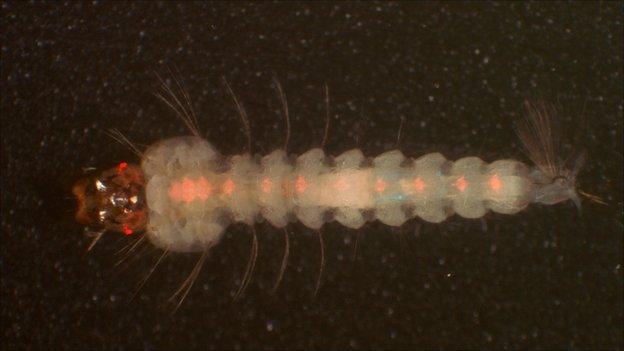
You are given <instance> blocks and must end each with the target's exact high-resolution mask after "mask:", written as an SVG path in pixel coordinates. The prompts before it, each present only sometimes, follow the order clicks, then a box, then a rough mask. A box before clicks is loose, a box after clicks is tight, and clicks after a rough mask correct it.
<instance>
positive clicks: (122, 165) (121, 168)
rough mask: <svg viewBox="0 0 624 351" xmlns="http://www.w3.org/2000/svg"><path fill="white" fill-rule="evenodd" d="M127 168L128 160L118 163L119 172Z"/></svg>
mask: <svg viewBox="0 0 624 351" xmlns="http://www.w3.org/2000/svg"><path fill="white" fill-rule="evenodd" d="M126 168H128V163H127V162H121V163H119V164H118V165H117V174H121V173H122V172H123V171H125V170H126Z"/></svg>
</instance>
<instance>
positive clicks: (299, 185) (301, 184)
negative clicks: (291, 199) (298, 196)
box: [295, 175, 308, 193]
mask: <svg viewBox="0 0 624 351" xmlns="http://www.w3.org/2000/svg"><path fill="white" fill-rule="evenodd" d="M307 187H308V183H307V182H306V180H305V178H304V177H303V176H301V175H300V176H298V177H297V180H295V191H296V192H298V193H302V192H304V191H305V190H306V188H307Z"/></svg>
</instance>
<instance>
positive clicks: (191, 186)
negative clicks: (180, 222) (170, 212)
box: [182, 177, 195, 203]
mask: <svg viewBox="0 0 624 351" xmlns="http://www.w3.org/2000/svg"><path fill="white" fill-rule="evenodd" d="M193 200H195V183H193V181H192V180H190V179H188V178H186V177H185V178H184V179H182V201H184V202H186V203H189V202H192V201H193Z"/></svg>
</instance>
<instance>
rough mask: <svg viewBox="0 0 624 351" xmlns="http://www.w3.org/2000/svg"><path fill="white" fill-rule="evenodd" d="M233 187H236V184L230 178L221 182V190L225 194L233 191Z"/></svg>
mask: <svg viewBox="0 0 624 351" xmlns="http://www.w3.org/2000/svg"><path fill="white" fill-rule="evenodd" d="M234 189H236V184H234V181H233V180H232V179H228V180H226V181H225V183H223V192H224V193H225V194H227V195H231V194H232V193H233V192H234Z"/></svg>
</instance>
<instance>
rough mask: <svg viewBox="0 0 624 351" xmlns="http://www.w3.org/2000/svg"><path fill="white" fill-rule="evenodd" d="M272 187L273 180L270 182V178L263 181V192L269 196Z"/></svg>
mask: <svg viewBox="0 0 624 351" xmlns="http://www.w3.org/2000/svg"><path fill="white" fill-rule="evenodd" d="M272 185H273V184H272V183H271V180H270V179H269V178H264V179H262V184H261V186H262V191H263V192H265V193H267V194H268V193H269V192H270V191H271V186H272Z"/></svg>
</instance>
